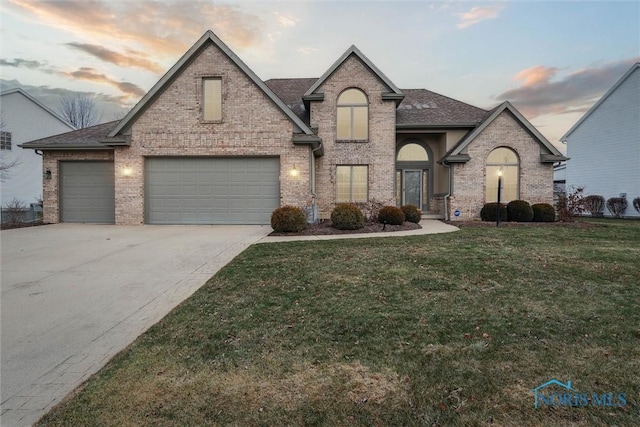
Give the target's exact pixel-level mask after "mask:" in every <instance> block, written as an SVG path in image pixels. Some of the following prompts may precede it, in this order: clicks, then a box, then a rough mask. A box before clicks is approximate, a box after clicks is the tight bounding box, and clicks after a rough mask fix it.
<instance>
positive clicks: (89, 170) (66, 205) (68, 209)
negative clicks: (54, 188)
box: [60, 161, 116, 224]
mask: <svg viewBox="0 0 640 427" xmlns="http://www.w3.org/2000/svg"><path fill="white" fill-rule="evenodd" d="M113 172H114V168H113V162H90V161H86V162H85V161H82V162H60V220H61V221H62V222H91V223H107V224H113V223H114V222H115V212H116V209H115V197H114V194H115V193H114V174H113Z"/></svg>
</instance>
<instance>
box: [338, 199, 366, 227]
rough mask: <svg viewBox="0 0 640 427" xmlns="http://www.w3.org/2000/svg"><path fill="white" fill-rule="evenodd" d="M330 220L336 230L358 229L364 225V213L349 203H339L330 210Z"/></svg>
mask: <svg viewBox="0 0 640 427" xmlns="http://www.w3.org/2000/svg"><path fill="white" fill-rule="evenodd" d="M331 222H332V223H333V226H334V227H335V228H337V229H338V230H358V229H360V228H362V227H364V215H363V214H362V211H361V210H360V209H358V207H357V206H356V205H354V204H351V203H340V204H338V205H337V206H336V207H335V208H333V211H332V212H331Z"/></svg>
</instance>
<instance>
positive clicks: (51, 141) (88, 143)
mask: <svg viewBox="0 0 640 427" xmlns="http://www.w3.org/2000/svg"><path fill="white" fill-rule="evenodd" d="M116 124H118V121H117V120H116V121H113V122H108V123H103V124H100V125H96V126H91V127H88V128H84V129H78V130H74V131H71V132H67V133H63V134H60V135H54V136H50V137H47V138H41V139H36V140H34V141H29V142H25V143H24V144H21V145H20V147H22V148H31V149H35V150H69V149H71V150H73V149H82V150H113V147H110V146H108V145H105V144H103V143H102V142H101V141H103V140H104V139H105V138H106V136H107V135H108V134H109V132H110V131H111V130H112V129H113V128H115V126H116Z"/></svg>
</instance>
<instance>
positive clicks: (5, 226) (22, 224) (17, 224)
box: [0, 222, 44, 230]
mask: <svg viewBox="0 0 640 427" xmlns="http://www.w3.org/2000/svg"><path fill="white" fill-rule="evenodd" d="M38 225H44V224H43V223H41V222H4V223H2V224H0V230H11V229H14V228H25V227H37V226H38Z"/></svg>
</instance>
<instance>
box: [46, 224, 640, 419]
mask: <svg viewBox="0 0 640 427" xmlns="http://www.w3.org/2000/svg"><path fill="white" fill-rule="evenodd" d="M639 242H640V222H638V221H606V222H605V223H600V224H599V225H598V226H594V227H592V228H575V227H569V226H568V227H522V228H500V229H496V228H465V229H462V230H461V231H460V232H456V233H452V234H442V235H427V236H415V237H406V238H401V237H398V238H382V239H357V240H333V241H321V242H293V243H279V244H264V245H256V246H252V247H251V248H249V249H248V250H247V251H245V252H244V253H242V254H241V255H240V256H238V257H237V258H236V259H234V260H233V261H232V262H231V263H230V264H229V265H228V266H226V267H225V268H223V269H222V270H221V271H220V272H219V273H218V274H217V275H216V276H215V277H213V278H212V279H211V280H210V281H209V282H208V283H207V284H206V285H205V286H204V287H202V288H201V289H200V290H199V291H198V292H197V293H196V294H195V295H194V296H193V297H192V298H190V299H189V300H187V301H186V302H184V303H183V304H182V305H180V306H179V307H178V308H176V309H175V310H174V311H173V312H172V313H171V314H170V315H169V316H167V317H166V318H165V319H164V320H162V321H161V322H160V323H158V324H157V325H155V326H153V327H152V328H151V329H150V330H149V331H148V332H147V333H145V334H144V335H142V336H141V337H140V338H139V339H138V340H137V341H136V342H135V343H134V344H132V345H131V346H130V347H129V348H128V349H126V350H125V351H123V352H122V353H121V354H120V355H118V356H117V357H116V358H114V359H113V360H112V361H111V362H110V363H109V364H108V365H107V366H106V367H105V368H104V369H103V370H102V371H101V372H99V373H98V374H96V375H95V376H94V377H92V378H91V379H90V380H89V381H88V382H87V383H86V384H84V385H83V386H82V387H80V388H79V389H78V390H77V391H76V392H75V393H74V394H73V395H71V396H70V397H69V398H68V399H67V400H66V401H65V402H63V403H62V404H61V405H59V406H58V407H56V408H55V409H54V410H53V411H52V412H50V413H49V414H48V415H46V416H45V417H44V418H43V420H41V422H40V425H114V426H115V425H118V426H120V425H175V426H183V425H239V426H259V425H265V426H276V425H278V426H282V425H291V426H299V425H317V426H341V425H343V426H351V425H381V426H383V425H403V426H414V425H415V426H423V425H426V426H431V425H442V426H449V425H459V426H469V425H505V426H528V425H531V426H538V425H540V426H542V425H560V426H562V425H579V426H592V425H619V426H622V425H629V426H631V425H638V423H639V422H640V406H639V395H640V289H639V283H640V268H639V267H638V264H639V261H640V244H639ZM551 378H556V379H558V380H560V381H562V382H565V381H566V380H571V381H572V383H573V387H574V388H575V389H576V390H578V391H579V392H589V393H591V392H599V393H604V392H624V393H626V395H627V401H628V403H627V405H626V406H625V407H622V408H617V407H612V408H595V407H580V408H564V407H556V408H550V407H544V408H541V409H534V407H533V394H532V392H531V390H532V389H533V388H534V387H536V386H538V385H540V384H542V383H544V382H546V381H547V380H549V379H551ZM557 391H561V390H557Z"/></svg>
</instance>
